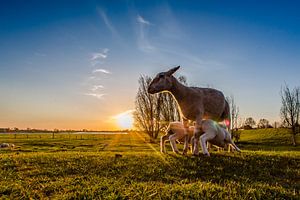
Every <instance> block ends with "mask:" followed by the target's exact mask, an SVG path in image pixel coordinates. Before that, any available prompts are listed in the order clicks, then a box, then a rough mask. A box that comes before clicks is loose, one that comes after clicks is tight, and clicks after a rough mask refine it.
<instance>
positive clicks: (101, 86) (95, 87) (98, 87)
mask: <svg viewBox="0 0 300 200" xmlns="http://www.w3.org/2000/svg"><path fill="white" fill-rule="evenodd" d="M103 88H104V86H103V85H93V87H92V89H91V90H92V91H96V90H98V89H103Z"/></svg>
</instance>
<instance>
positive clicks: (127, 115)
mask: <svg viewBox="0 0 300 200" xmlns="http://www.w3.org/2000/svg"><path fill="white" fill-rule="evenodd" d="M114 118H115V119H116V122H117V124H118V126H119V127H120V128H122V129H131V128H132V126H133V116H132V110H128V111H126V112H123V113H120V114H118V115H116V116H115V117H114Z"/></svg>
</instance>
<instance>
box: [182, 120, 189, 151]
mask: <svg viewBox="0 0 300 200" xmlns="http://www.w3.org/2000/svg"><path fill="white" fill-rule="evenodd" d="M188 123H189V121H188V120H186V119H183V126H184V146H183V155H186V154H187V151H188V148H189V136H188V128H189V124H188Z"/></svg>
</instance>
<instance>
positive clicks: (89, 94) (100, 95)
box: [84, 93, 106, 99]
mask: <svg viewBox="0 0 300 200" xmlns="http://www.w3.org/2000/svg"><path fill="white" fill-rule="evenodd" d="M84 95H87V96H92V97H96V98H97V99H103V96H105V95H106V94H101V93H85V94H84Z"/></svg>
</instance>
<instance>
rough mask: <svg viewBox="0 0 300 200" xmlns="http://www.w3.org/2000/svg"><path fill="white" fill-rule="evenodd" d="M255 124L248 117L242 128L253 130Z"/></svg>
mask: <svg viewBox="0 0 300 200" xmlns="http://www.w3.org/2000/svg"><path fill="white" fill-rule="evenodd" d="M255 124H256V122H255V121H254V119H253V118H252V117H248V118H247V119H246V120H245V123H244V126H245V127H246V126H248V127H250V128H253V126H255Z"/></svg>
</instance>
